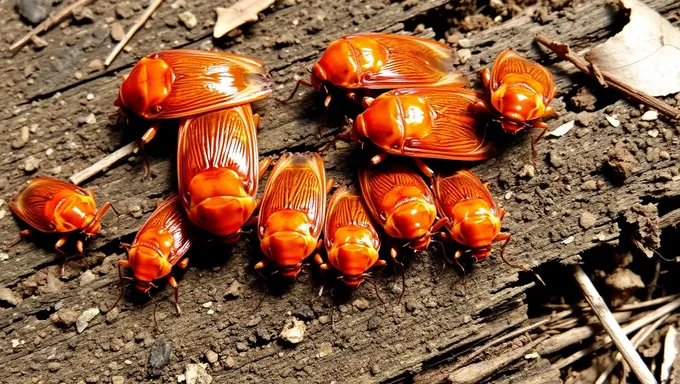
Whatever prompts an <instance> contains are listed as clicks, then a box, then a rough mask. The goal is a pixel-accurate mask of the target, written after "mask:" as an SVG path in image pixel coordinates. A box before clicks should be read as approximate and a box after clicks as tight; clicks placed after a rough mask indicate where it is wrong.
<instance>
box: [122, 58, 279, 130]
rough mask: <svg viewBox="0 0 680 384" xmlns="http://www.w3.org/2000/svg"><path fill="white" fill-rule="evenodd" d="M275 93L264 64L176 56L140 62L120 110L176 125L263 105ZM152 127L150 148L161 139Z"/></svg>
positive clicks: (127, 82)
mask: <svg viewBox="0 0 680 384" xmlns="http://www.w3.org/2000/svg"><path fill="white" fill-rule="evenodd" d="M270 93H271V82H270V80H269V77H268V75H267V70H266V69H265V67H264V64H262V62H260V61H258V60H255V59H253V58H250V57H247V56H241V55H236V54H231V53H224V52H208V51H198V50H171V51H160V52H156V53H152V54H151V55H149V56H147V57H145V58H143V59H141V60H140V61H139V62H138V63H137V65H135V67H134V68H133V69H132V72H130V74H129V75H128V76H127V78H126V79H125V80H124V81H123V84H122V85H121V86H120V92H119V95H118V99H117V100H116V102H115V104H116V105H117V106H118V107H120V109H121V111H122V112H123V113H127V112H132V113H134V114H136V115H138V116H141V117H143V118H145V119H173V118H178V117H185V116H190V115H197V114H201V113H205V112H210V111H216V110H219V109H223V108H227V107H233V106H236V105H240V104H245V103H250V102H253V101H256V100H260V99H262V98H264V97H266V96H267V95H269V94H270ZM157 128H158V126H157V125H153V126H152V127H151V128H150V129H149V130H148V131H147V132H146V133H145V134H144V136H143V139H142V140H143V141H144V142H145V143H147V142H149V140H151V139H152V138H153V136H154V135H155V133H156V129H157Z"/></svg>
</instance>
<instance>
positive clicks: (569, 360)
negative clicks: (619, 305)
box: [553, 298, 680, 369]
mask: <svg viewBox="0 0 680 384" xmlns="http://www.w3.org/2000/svg"><path fill="white" fill-rule="evenodd" d="M678 308H680V298H678V299H675V300H674V301H672V302H670V303H668V304H666V305H664V306H663V307H661V308H657V309H655V310H654V311H652V312H649V313H648V314H646V315H644V316H642V317H641V318H639V319H637V320H635V321H633V322H632V323H630V324H626V325H625V326H624V327H623V328H622V329H623V332H624V333H625V334H629V333H632V332H635V331H637V330H638V329H640V328H642V327H644V326H645V325H647V324H649V323H651V322H653V321H656V320H657V319H658V318H660V317H663V316H666V315H667V314H669V313H671V312H673V311H675V310H677V309H678ZM611 342H612V339H611V338H610V337H609V336H607V337H605V338H604V339H602V340H599V341H596V342H595V343H593V344H592V345H590V346H589V347H587V348H584V349H582V350H580V351H578V352H575V353H574V354H572V355H571V356H568V357H565V358H563V359H560V360H558V361H557V362H555V364H553V367H555V368H556V369H562V368H565V367H568V366H569V365H571V364H573V363H574V362H575V361H577V360H579V359H580V358H582V357H584V356H587V355H589V354H591V353H593V352H595V351H597V350H599V349H600V348H603V347H606V346H607V345H609V344H611Z"/></svg>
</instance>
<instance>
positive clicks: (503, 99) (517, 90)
mask: <svg viewBox="0 0 680 384" xmlns="http://www.w3.org/2000/svg"><path fill="white" fill-rule="evenodd" d="M482 82H483V83H484V88H486V90H487V93H488V94H489V99H490V100H491V105H492V106H493V108H494V109H495V110H496V111H497V112H498V113H499V114H500V121H501V124H502V125H503V129H504V130H505V131H506V132H509V133H516V132H517V131H520V130H522V129H524V128H526V127H532V128H541V129H543V132H542V133H541V134H540V135H539V136H538V137H536V139H534V140H533V142H532V147H533V144H535V142H536V141H537V140H539V139H540V138H541V137H543V135H544V134H545V129H546V128H547V127H548V126H547V125H546V124H545V123H543V121H542V120H541V119H543V118H545V117H548V116H550V115H553V114H554V113H555V109H554V108H553V107H551V106H549V104H550V102H551V101H552V100H553V98H554V97H555V95H556V94H557V88H555V82H554V81H553V76H552V73H550V71H548V70H547V69H546V68H545V67H544V66H542V65H540V64H538V63H536V62H534V61H531V60H528V59H525V58H524V57H522V56H520V55H518V54H517V53H515V52H514V51H513V50H511V49H506V50H504V51H503V52H501V54H500V55H498V58H496V61H495V62H494V63H493V67H492V70H491V71H489V70H488V69H487V68H485V69H483V70H482ZM478 106H480V107H482V108H487V107H486V105H485V104H484V103H483V102H480V103H478Z"/></svg>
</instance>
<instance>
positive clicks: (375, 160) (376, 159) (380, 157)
mask: <svg viewBox="0 0 680 384" xmlns="http://www.w3.org/2000/svg"><path fill="white" fill-rule="evenodd" d="M387 156H389V154H387V152H380V153H379V154H377V155H375V156H373V157H371V164H373V165H378V164H380V162H381V161H383V160H385V159H386V158H387Z"/></svg>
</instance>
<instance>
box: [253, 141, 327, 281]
mask: <svg viewBox="0 0 680 384" xmlns="http://www.w3.org/2000/svg"><path fill="white" fill-rule="evenodd" d="M326 194H327V191H326V172H325V170H324V166H323V160H322V159H321V156H319V154H318V153H316V152H314V153H302V154H293V153H285V154H284V155H283V156H281V158H280V159H279V161H278V162H277V163H276V165H275V166H274V168H273V169H272V171H271V173H270V175H269V179H268V180H267V185H266V186H265V189H264V195H263V197H262V204H261V207H260V213H259V216H258V223H257V226H258V232H257V233H258V237H259V239H260V247H261V248H262V252H263V253H264V254H265V256H266V257H267V258H268V259H270V260H271V261H273V262H274V263H275V264H277V265H278V266H279V267H280V269H281V272H282V274H284V275H285V276H293V275H296V274H297V273H298V272H299V270H300V264H301V263H302V260H304V259H305V258H306V257H308V256H309V255H311V254H312V252H313V251H314V250H315V249H316V245H317V242H318V239H319V235H320V234H321V230H322V228H323V222H324V216H325V214H326Z"/></svg>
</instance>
